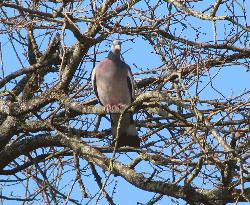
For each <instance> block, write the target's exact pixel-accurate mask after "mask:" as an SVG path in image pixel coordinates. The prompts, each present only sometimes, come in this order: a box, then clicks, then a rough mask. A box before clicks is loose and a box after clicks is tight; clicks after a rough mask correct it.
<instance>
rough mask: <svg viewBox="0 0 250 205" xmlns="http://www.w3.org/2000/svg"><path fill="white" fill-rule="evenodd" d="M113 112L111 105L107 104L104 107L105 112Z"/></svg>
mask: <svg viewBox="0 0 250 205" xmlns="http://www.w3.org/2000/svg"><path fill="white" fill-rule="evenodd" d="M112 110H113V105H110V104H107V105H105V106H104V111H105V112H111V111H112Z"/></svg>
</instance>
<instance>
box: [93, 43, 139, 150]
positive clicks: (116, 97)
mask: <svg viewBox="0 0 250 205" xmlns="http://www.w3.org/2000/svg"><path fill="white" fill-rule="evenodd" d="M120 50H121V43H120V41H118V40H115V41H113V44H112V46H111V50H110V52H109V54H108V57H107V58H105V59H103V60H102V61H101V62H100V63H99V64H97V65H96V66H95V68H94V69H93V71H92V75H91V79H92V85H93V88H94V91H95V93H96V96H97V98H98V100H99V102H100V103H101V104H102V105H103V106H105V108H106V109H107V110H110V109H112V107H121V106H122V105H128V104H130V103H131V102H132V101H133V99H134V80H133V77H132V73H131V70H130V67H129V66H128V65H127V64H126V63H125V62H123V61H122V60H121V57H120ZM118 120H119V114H111V122H112V134H113V138H115V137H116V132H117V125H118ZM117 145H118V147H121V146H132V147H139V146H140V140H139V137H138V133H137V130H136V127H135V124H134V121H133V117H132V114H130V113H126V114H125V115H124V118H123V119H122V121H121V131H120V136H119V139H118V144H117Z"/></svg>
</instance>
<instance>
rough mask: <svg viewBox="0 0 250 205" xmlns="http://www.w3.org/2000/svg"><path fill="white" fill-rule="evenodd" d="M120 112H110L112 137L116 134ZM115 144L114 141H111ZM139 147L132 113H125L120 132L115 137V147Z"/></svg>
mask: <svg viewBox="0 0 250 205" xmlns="http://www.w3.org/2000/svg"><path fill="white" fill-rule="evenodd" d="M119 117H120V114H111V122H112V135H113V139H116V136H117V126H118V121H119ZM113 144H114V145H115V141H114V142H113ZM123 146H129V147H140V138H139V136H138V132H137V129H136V126H135V123H134V121H133V116H132V114H129V113H126V114H125V115H124V117H123V119H122V121H121V126H120V132H119V136H118V139H117V147H123Z"/></svg>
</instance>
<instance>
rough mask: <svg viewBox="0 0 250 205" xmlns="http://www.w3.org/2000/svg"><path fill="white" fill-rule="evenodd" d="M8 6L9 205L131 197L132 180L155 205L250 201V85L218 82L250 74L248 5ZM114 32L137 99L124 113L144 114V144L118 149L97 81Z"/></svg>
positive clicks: (4, 115)
mask: <svg viewBox="0 0 250 205" xmlns="http://www.w3.org/2000/svg"><path fill="white" fill-rule="evenodd" d="M0 2H1V3H0V10H1V14H0V15H1V22H0V25H1V46H0V48H1V52H0V53H1V59H0V60H1V61H0V62H1V64H0V65H1V73H2V74H1V75H2V76H1V79H0V87H1V99H0V120H1V125H0V133H1V136H0V147H1V150H0V159H1V160H0V174H1V183H2V185H1V194H0V199H1V200H2V203H4V202H5V201H8V200H12V201H22V202H23V204H35V203H40V204H41V203H44V204H45V203H46V204H60V203H62V202H64V203H65V204H67V203H68V202H69V203H70V204H87V203H97V204H99V203H100V204H107V203H109V204H115V203H117V204H121V203H122V202H121V201H119V192H118V191H117V190H116V189H117V186H118V185H117V184H119V183H120V181H121V180H122V178H123V179H125V180H126V181H127V182H128V183H129V186H130V187H137V188H139V189H141V190H144V191H148V192H151V193H148V192H145V195H147V196H150V197H152V199H151V200H149V201H148V202H147V201H144V202H143V203H147V204H156V203H158V202H159V203H161V202H163V203H164V201H165V200H167V198H169V197H171V198H172V199H173V200H175V202H176V203H182V202H183V201H181V200H180V199H182V200H184V201H185V202H187V203H189V204H227V203H230V202H245V201H249V200H250V187H249V182H250V169H249V157H250V148H249V129H250V128H249V124H250V115H249V109H250V104H249V92H250V90H249V86H248V88H246V89H245V90H244V91H242V92H241V93H233V94H232V95H231V96H229V97H228V93H227V92H226V87H221V88H220V87H218V86H217V84H216V82H219V83H221V84H220V85H222V83H223V82H224V81H223V79H225V78H224V77H223V73H224V72H229V73H230V72H233V71H234V70H238V72H239V73H241V76H246V75H249V74H248V73H247V71H248V70H249V59H250V49H249V39H250V38H249V34H250V27H249V26H248V25H249V23H250V22H249V8H250V7H249V6H250V5H249V2H248V1H246V0H238V1H236V0H229V1H223V0H213V1H212V0H211V1H199V0H179V1H174V0H158V1H149V0H129V1H123V0H118V1H115V0H106V1H95V0H94V1H93V0H91V1H90V0H89V1H80V0H71V1H66V0H65V1H60V0H44V1H0ZM115 38H120V39H122V41H123V46H124V47H123V50H124V53H123V57H124V58H125V61H126V62H127V63H129V64H130V66H131V67H132V70H133V72H134V76H135V80H136V86H137V92H136V93H137V94H136V99H135V101H134V102H133V103H132V104H131V105H129V106H127V107H126V108H125V109H120V110H119V109H118V110H114V111H113V112H114V113H121V115H120V119H122V116H123V115H124V113H125V112H133V113H134V117H135V119H136V125H137V127H138V130H139V134H140V139H141V147H140V148H139V149H137V148H132V147H122V148H117V147H114V146H111V145H110V144H111V141H112V137H111V136H110V135H111V130H110V122H109V118H108V115H107V113H105V111H104V109H103V108H102V107H101V106H99V105H98V102H97V99H96V98H95V96H94V94H93V92H92V88H91V84H90V73H91V70H92V68H93V67H94V65H95V64H96V63H97V62H98V61H99V60H101V59H102V58H103V57H104V56H106V55H107V52H108V49H109V45H110V42H111V41H112V40H113V39H115ZM125 48H126V49H125ZM138 51H139V52H141V55H139V54H138V53H137V54H135V53H136V52H138ZM150 51H152V52H150ZM236 78H237V76H235V77H234V79H227V80H228V81H231V82H232V84H233V82H234V81H238V82H239V84H240V81H239V79H236ZM222 81H223V82H222ZM118 132H119V130H118ZM17 190H18V191H17ZM6 193H7V194H6ZM10 193H11V194H10ZM136 201H138V200H137V199H136V198H135V199H134V202H136Z"/></svg>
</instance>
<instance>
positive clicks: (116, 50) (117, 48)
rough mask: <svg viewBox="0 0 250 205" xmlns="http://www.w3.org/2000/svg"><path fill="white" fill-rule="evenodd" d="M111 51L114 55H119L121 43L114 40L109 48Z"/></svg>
mask: <svg viewBox="0 0 250 205" xmlns="http://www.w3.org/2000/svg"><path fill="white" fill-rule="evenodd" d="M111 51H112V52H113V53H114V54H115V55H120V52H121V41H119V40H114V41H113V43H112V46H111Z"/></svg>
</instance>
